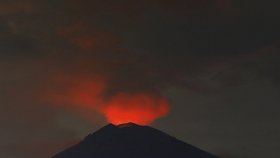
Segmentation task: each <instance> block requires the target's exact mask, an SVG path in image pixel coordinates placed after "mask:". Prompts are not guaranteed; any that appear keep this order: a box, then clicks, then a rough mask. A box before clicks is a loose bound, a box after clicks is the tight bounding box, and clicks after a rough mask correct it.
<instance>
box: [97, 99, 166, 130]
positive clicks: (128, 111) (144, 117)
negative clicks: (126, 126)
mask: <svg viewBox="0 0 280 158" xmlns="http://www.w3.org/2000/svg"><path fill="white" fill-rule="evenodd" d="M102 112H103V113H104V114H105V116H106V118H107V120H108V122H111V123H113V124H115V125H118V124H122V123H128V122H133V123H136V124H139V125H147V124H150V123H152V122H153V121H154V120H155V119H157V118H160V117H163V116H165V115H167V114H168V112H169V104H168V101H167V100H166V99H165V98H163V97H158V96H152V95H147V94H126V93H120V94H118V95H116V96H114V97H113V98H112V99H111V100H110V101H109V102H108V103H107V104H106V105H105V106H104V108H103V109H102Z"/></svg>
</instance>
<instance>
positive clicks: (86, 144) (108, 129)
mask: <svg viewBox="0 0 280 158" xmlns="http://www.w3.org/2000/svg"><path fill="white" fill-rule="evenodd" d="M52 158H218V157H217V156H214V155H212V154H210V153H207V152H205V151H203V150H201V149H198V148H196V147H194V146H192V145H189V144H187V143H184V142H182V141H180V140H178V139H176V138H174V137H172V136H169V135H168V134H166V133H164V132H161V131H159V130H157V129H155V128H152V127H149V126H140V125H137V124H134V123H126V124H121V125H117V126H116V125H113V124H109V125H107V126H105V127H103V128H101V129H99V130H98V131H96V132H94V133H92V134H90V135H88V136H87V137H85V138H84V140H82V141H81V142H80V143H78V144H76V145H74V146H72V147H70V148H68V149H66V150H64V151H62V152H60V153H58V154H57V155H55V156H53V157H52Z"/></svg>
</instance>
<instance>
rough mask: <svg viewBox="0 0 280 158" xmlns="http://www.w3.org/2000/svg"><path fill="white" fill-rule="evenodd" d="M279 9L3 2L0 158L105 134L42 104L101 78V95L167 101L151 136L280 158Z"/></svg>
mask: <svg viewBox="0 0 280 158" xmlns="http://www.w3.org/2000/svg"><path fill="white" fill-rule="evenodd" d="M278 3H279V2H278V1H277V0H266V1H261V0H172V1H171V0H170V1H169V0H134V1H132V0H119V1H116V0H102V1H101V0H99V1H98V0H40V1H38V0H9V1H8V0H6V1H4V0H0V66H1V67H0V75H1V78H0V124H1V126H0V157H3V158H38V157H40V158H49V157H50V156H51V155H53V154H54V153H56V152H58V151H61V150H62V149H64V148H65V147H66V146H68V145H69V144H72V143H74V142H77V141H78V140H80V139H81V138H83V137H84V136H86V135H87V134H88V133H90V132H93V131H95V130H96V129H98V128H100V127H102V126H104V125H106V121H105V119H104V117H103V116H102V115H101V114H99V113H97V112H96V111H88V110H85V109H77V108H73V107H71V106H69V107H68V108H66V107H65V106H57V105H52V104H53V103H51V102H49V101H47V100H46V99H45V97H44V96H45V95H44V94H45V93H46V91H47V89H55V90H57V91H66V89H67V88H69V87H71V83H72V82H73V81H75V82H83V83H84V82H86V81H85V80H87V79H92V78H100V76H105V77H106V78H107V84H108V87H109V88H108V89H107V90H106V94H105V95H106V96H108V97H109V96H111V95H113V94H115V93H117V92H119V91H125V92H151V93H155V94H160V95H162V96H165V97H167V98H168V99H169V100H170V103H171V112H170V114H169V115H168V116H167V117H165V118H162V119H158V120H156V121H155V122H154V123H153V124H152V126H153V127H156V128H158V129H160V130H162V131H164V132H166V133H169V134H170V135H173V136H175V137H177V138H179V139H181V140H183V141H185V142H188V143H190V144H193V145H195V146H198V147H200V148H202V149H204V150H207V151H209V152H211V153H214V154H216V155H219V156H221V157H223V158H263V157H265V158H276V157H280V153H279V146H280V144H279V141H277V140H280V134H279V133H280V126H279V121H280V115H279V111H280V107H279V105H280V99H279V98H280V54H279V44H280V31H279V28H280V20H279V18H280V10H279V4H278ZM57 76H64V77H65V76H67V77H66V78H67V79H66V81H65V80H63V81H56V79H57V78H58V77H57ZM53 80H55V81H53ZM69 80H70V81H69ZM68 81H69V82H68ZM84 116H86V117H84Z"/></svg>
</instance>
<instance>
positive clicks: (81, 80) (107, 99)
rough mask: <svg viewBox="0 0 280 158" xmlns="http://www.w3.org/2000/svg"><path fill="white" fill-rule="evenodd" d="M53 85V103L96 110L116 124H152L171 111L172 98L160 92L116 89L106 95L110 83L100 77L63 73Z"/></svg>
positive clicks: (50, 96) (50, 95) (78, 109)
mask: <svg viewBox="0 0 280 158" xmlns="http://www.w3.org/2000/svg"><path fill="white" fill-rule="evenodd" d="M52 84H53V85H54V87H51V88H49V89H48V91H47V92H48V93H47V99H48V100H50V101H51V103H52V104H55V105H59V106H60V107H65V108H68V109H69V108H70V109H73V110H76V111H83V110H80V109H88V110H95V111H98V112H99V113H101V114H103V115H104V117H106V119H107V121H108V122H110V123H112V124H115V125H118V124H123V123H127V122H133V123H136V124H139V125H148V124H150V123H152V122H153V121H154V120H156V119H157V118H160V117H164V116H166V115H167V114H168V113H169V102H168V100H167V99H166V98H165V97H163V96H161V95H159V94H156V93H151V92H116V93H114V94H113V95H111V96H106V94H107V93H108V92H107V91H108V87H107V82H106V80H105V79H104V78H103V77H100V76H98V77H96V76H91V77H85V76H78V77H77V76H76V77H71V76H60V77H58V78H56V79H55V80H54V81H53V83H52Z"/></svg>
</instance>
